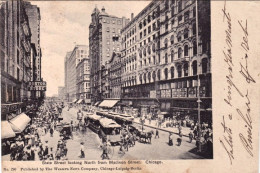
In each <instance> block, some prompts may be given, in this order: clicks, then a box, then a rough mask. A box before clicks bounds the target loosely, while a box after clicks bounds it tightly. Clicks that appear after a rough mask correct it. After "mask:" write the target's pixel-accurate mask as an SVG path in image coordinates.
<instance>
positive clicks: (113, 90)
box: [107, 52, 122, 98]
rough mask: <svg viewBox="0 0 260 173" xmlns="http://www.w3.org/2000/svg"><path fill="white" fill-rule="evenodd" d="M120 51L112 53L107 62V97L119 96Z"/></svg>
mask: <svg viewBox="0 0 260 173" xmlns="http://www.w3.org/2000/svg"><path fill="white" fill-rule="evenodd" d="M121 63H122V62H121V53H120V52H118V53H113V55H112V57H111V59H110V60H109V62H108V65H107V69H108V75H109V77H108V84H109V85H108V86H107V87H108V89H109V95H108V96H107V98H121V94H122V93H121V66H122V65H121Z"/></svg>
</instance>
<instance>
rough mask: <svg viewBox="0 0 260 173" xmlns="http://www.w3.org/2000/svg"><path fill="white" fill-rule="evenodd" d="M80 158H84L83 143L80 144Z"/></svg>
mask: <svg viewBox="0 0 260 173" xmlns="http://www.w3.org/2000/svg"><path fill="white" fill-rule="evenodd" d="M80 158H85V149H84V142H81V143H80Z"/></svg>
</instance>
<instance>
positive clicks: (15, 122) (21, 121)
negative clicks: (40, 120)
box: [10, 113, 31, 133]
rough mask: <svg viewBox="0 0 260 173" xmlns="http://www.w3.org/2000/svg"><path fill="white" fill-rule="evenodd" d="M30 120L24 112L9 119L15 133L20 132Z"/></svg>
mask: <svg viewBox="0 0 260 173" xmlns="http://www.w3.org/2000/svg"><path fill="white" fill-rule="evenodd" d="M30 121H31V118H29V117H28V116H27V115H26V114H25V113H22V114H20V115H18V116H16V117H15V118H13V119H11V120H10V124H11V127H12V129H13V131H14V132H15V133H21V132H22V131H23V130H24V129H25V127H26V126H27V124H28V123H29V122H30Z"/></svg>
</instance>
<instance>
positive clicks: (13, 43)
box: [0, 0, 36, 120]
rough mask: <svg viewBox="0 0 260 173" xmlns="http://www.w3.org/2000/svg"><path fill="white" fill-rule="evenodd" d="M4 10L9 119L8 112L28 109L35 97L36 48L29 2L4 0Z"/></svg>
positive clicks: (4, 96) (1, 24)
mask: <svg viewBox="0 0 260 173" xmlns="http://www.w3.org/2000/svg"><path fill="white" fill-rule="evenodd" d="M0 13H1V15H0V30H1V32H0V41H1V44H0V56H1V110H2V111H1V114H2V119H3V120H5V119H6V116H5V115H7V114H10V113H13V114H18V113H19V112H21V111H22V110H24V109H25V107H26V105H27V103H28V100H29V99H31V97H32V93H31V92H30V91H28V82H29V81H31V80H32V79H33V71H32V68H33V66H34V65H33V64H34V61H33V60H34V59H35V57H36V49H35V45H34V43H32V40H31V37H32V30H31V28H30V21H29V19H30V18H29V17H28V15H27V13H26V3H25V2H24V1H21V0H17V1H6V2H3V3H1V7H0Z"/></svg>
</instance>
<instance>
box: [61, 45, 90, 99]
mask: <svg viewBox="0 0 260 173" xmlns="http://www.w3.org/2000/svg"><path fill="white" fill-rule="evenodd" d="M87 57H88V53H87V46H86V45H76V46H75V48H74V49H73V51H72V52H68V53H67V55H66V57H65V88H66V99H67V101H69V102H72V101H75V100H76V99H77V96H76V93H77V71H76V67H77V65H78V64H79V63H80V62H81V61H82V59H84V58H87Z"/></svg>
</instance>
